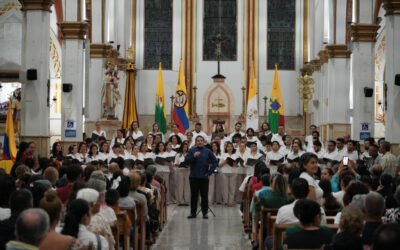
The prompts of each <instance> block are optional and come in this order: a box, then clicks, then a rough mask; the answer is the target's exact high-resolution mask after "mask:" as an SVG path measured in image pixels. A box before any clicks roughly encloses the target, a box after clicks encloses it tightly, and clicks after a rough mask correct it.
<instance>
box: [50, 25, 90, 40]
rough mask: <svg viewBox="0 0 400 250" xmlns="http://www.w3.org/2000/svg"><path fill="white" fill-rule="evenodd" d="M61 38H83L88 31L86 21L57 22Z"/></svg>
mask: <svg viewBox="0 0 400 250" xmlns="http://www.w3.org/2000/svg"><path fill="white" fill-rule="evenodd" d="M58 25H59V27H60V31H61V38H62V39H85V36H86V35H87V34H88V32H89V23H87V22H62V23H58Z"/></svg>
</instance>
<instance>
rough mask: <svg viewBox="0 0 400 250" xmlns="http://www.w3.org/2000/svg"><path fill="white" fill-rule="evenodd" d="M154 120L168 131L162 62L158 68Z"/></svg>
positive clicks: (162, 128)
mask: <svg viewBox="0 0 400 250" xmlns="http://www.w3.org/2000/svg"><path fill="white" fill-rule="evenodd" d="M154 121H155V122H156V123H158V125H159V126H160V131H161V132H162V133H163V134H165V133H167V116H166V114H165V98H164V82H163V78H162V71H161V63H160V66H159V70H158V81H157V94H156V114H155V117H154Z"/></svg>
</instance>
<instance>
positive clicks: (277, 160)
mask: <svg viewBox="0 0 400 250" xmlns="http://www.w3.org/2000/svg"><path fill="white" fill-rule="evenodd" d="M280 148H281V145H280V144H279V142H278V141H273V142H272V151H271V152H268V153H267V162H268V167H269V169H270V171H271V175H272V174H275V173H276V172H277V171H278V167H279V166H280V165H281V164H283V162H284V160H285V156H284V155H283V154H281V152H280V151H279V149H280Z"/></svg>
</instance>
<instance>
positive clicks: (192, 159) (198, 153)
mask: <svg viewBox="0 0 400 250" xmlns="http://www.w3.org/2000/svg"><path fill="white" fill-rule="evenodd" d="M195 143H196V145H195V147H192V148H191V149H190V150H189V151H188V152H187V154H186V158H185V161H186V162H187V163H189V164H190V175H189V183H190V196H191V197H190V215H189V216H188V219H193V218H196V209H197V201H198V199H199V192H200V195H201V211H202V213H203V219H208V216H207V212H208V180H209V177H210V175H212V173H213V172H214V170H215V168H216V167H217V164H218V162H217V159H216V158H215V156H214V154H213V153H212V152H211V150H209V149H208V148H206V147H204V138H203V136H201V135H198V136H197V137H196V141H195ZM210 162H211V167H209V164H210Z"/></svg>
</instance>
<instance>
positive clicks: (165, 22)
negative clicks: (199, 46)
mask: <svg viewBox="0 0 400 250" xmlns="http://www.w3.org/2000/svg"><path fill="white" fill-rule="evenodd" d="M144 9H145V25H144V33H145V34H144V68H145V69H158V65H159V62H161V63H162V67H163V69H172V14H173V13H172V0H145V8H144Z"/></svg>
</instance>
